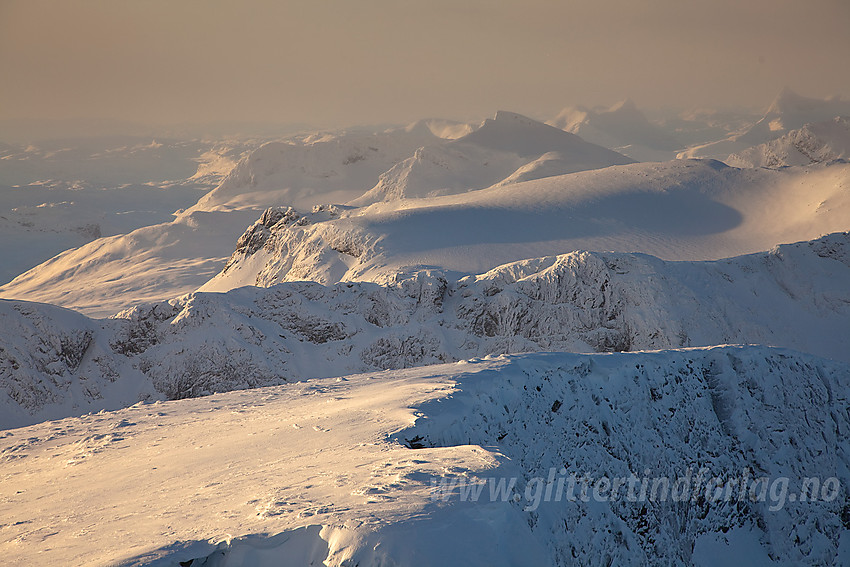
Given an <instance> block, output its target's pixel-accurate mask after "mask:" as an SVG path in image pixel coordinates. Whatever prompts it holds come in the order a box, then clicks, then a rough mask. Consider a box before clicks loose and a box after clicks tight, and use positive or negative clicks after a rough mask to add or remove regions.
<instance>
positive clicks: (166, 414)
mask: <svg viewBox="0 0 850 567" xmlns="http://www.w3.org/2000/svg"><path fill="white" fill-rule="evenodd" d="M848 377H850V367H848V365H847V364H846V363H835V362H829V361H825V360H823V359H818V358H815V357H811V356H807V355H802V354H798V353H794V352H791V351H784V350H774V349H768V348H764V347H722V348H721V347H717V348H711V349H695V350H681V351H662V352H655V353H633V354H615V355H571V354H561V353H549V354H533V355H522V356H508V357H499V358H496V359H492V360H476V361H471V362H467V363H461V364H457V365H443V366H436V367H428V368H417V369H409V370H402V371H392V372H386V373H380V374H365V375H360V376H348V377H345V378H337V379H326V380H314V381H310V382H307V383H301V384H292V385H286V386H281V387H276V388H268V389H259V390H251V391H243V392H233V393H228V394H220V395H216V396H211V397H207V398H203V399H197V400H182V401H176V402H169V403H157V404H140V405H138V406H134V407H132V408H128V409H125V410H121V411H118V412H114V413H99V414H90V415H87V416H83V417H79V418H70V419H66V420H62V421H55V422H46V423H42V424H39V425H34V426H31V427H27V428H23V429H17V430H11V431H6V432H3V433H2V434H0V455H2V459H3V461H4V462H3V467H2V469H0V470H2V472H0V474H2V478H3V482H2V484H0V490H1V491H2V498H0V518H3V523H2V525H0V533H2V534H3V537H2V539H0V554H2V557H3V560H4V562H5V563H7V564H11V565H18V564H21V565H23V564H30V563H32V562H33V561H37V562H39V563H42V564H61V565H91V566H99V565H115V564H121V565H129V564H132V565H158V566H165V565H167V566H174V567H176V566H177V565H178V564H180V565H188V564H189V562H190V561H191V562H192V563H191V564H192V565H195V564H201V565H219V566H228V565H247V564H250V565H253V566H256V567H265V566H271V565H274V566H278V565H289V564H293V565H295V564H298V565H308V564H316V565H318V564H324V565H328V566H331V567H332V566H347V565H398V566H400V567H407V566H410V567H413V566H416V567H423V566H442V565H448V564H453V565H470V566H478V565H480V566H487V567H493V566H502V565H504V566H508V565H528V566H539V565H596V564H616V565H646V564H694V565H701V566H709V565H718V566H719V565H729V564H734V563H735V562H738V561H745V562H747V564H750V565H788V564H794V565H842V564H846V560H847V559H848V553H850V549H848V543H850V540H848V537H850V526H848V524H847V520H846V518H845V515H846V508H847V505H848V504H847V500H846V493H845V492H843V491H844V490H845V487H846V486H847V485H848V484H847V483H848V482H850V473H848V465H850V460H848V452H847V451H848V446H847V432H848V430H850V418H848V415H847V412H846V408H847V404H848V402H849V401H850V386H848V384H850V381H848ZM412 447H421V448H418V449H413V448H412ZM570 476H572V477H573V479H574V482H575V479H582V478H588V479H590V480H589V481H582V480H578V483H579V484H578V487H577V488H576V487H574V488H573V489H569V488H567V489H566V490H564V491H562V492H557V493H556V492H555V491H554V490H550V491H549V494H550V496H549V497H548V498H545V495H544V494H543V491H544V489H545V487H546V483H547V481H548V482H550V483H553V486H552V488H554V483H556V482H557V481H558V479H559V478H561V477H563V478H564V479H568V478H569V477H570ZM631 477H634V478H635V479H637V480H638V482H642V479H647V480H650V479H653V478H656V477H662V478H668V479H673V480H672V482H677V479H680V478H690V477H693V480H692V481H688V487H687V488H685V489H684V490H685V491H686V492H684V493H683V494H687V497H686V498H678V497H677V498H676V500H675V501H671V500H672V498H673V497H672V496H669V498H668V497H667V496H666V495H667V494H669V491H668V490H665V492H664V494H665V499H664V500H662V499H661V498H660V496H655V497H651V496H644V497H641V496H640V492H639V491H637V492H634V497H633V498H631V499H630V498H629V497H628V496H627V494H628V493H627V491H626V488H624V487H621V488H618V489H617V490H616V492H615V491H614V489H613V488H612V487H611V485H610V484H609V485H608V488H604V484H603V485H599V484H598V483H597V481H598V480H599V479H608V480H609V481H611V480H612V479H617V478H621V479H628V478H631ZM807 477H814V478H816V479H818V480H819V481H820V482H819V484H818V488H816V489H815V491H814V501H806V502H800V501H799V499H798V498H796V497H797V496H798V495H801V494H804V493H805V494H811V491H805V490H804V489H803V487H802V483H803V482H804V479H805V478H807ZM740 479H744V480H743V482H744V483H746V484H745V486H747V487H748V488H751V487H752V486H753V483H754V482H755V479H764V481H763V483H764V485H765V487H766V486H767V483H770V485H771V486H776V482H777V481H780V479H786V481H787V492H780V491H774V489H773V488H771V491H770V493H769V494H768V493H767V489H766V488H765V495H764V497H761V496H760V492H759V490H760V489H758V488H756V489H755V491H754V492H753V494H754V497H753V499H750V498H749V497H747V496H746V494H747V492H745V493H744V494H745V495H744V497H741V496H740V494H741V492H740V489H739V488H738V486H737V485H734V486H732V488H731V489H730V491H729V497H728V498H727V497H724V496H723V491H722V490H721V492H720V493H717V492H716V491H715V489H716V487H717V486H718V483H723V482H726V481H733V482H734V481H737V480H740ZM499 482H501V483H502V485H501V486H503V487H504V488H503V489H502V490H499V489H498V486H499ZM582 482H592V483H593V484H592V485H591V488H592V490H588V489H587V488H585V489H584V491H582V484H581V483H582ZM780 482H781V481H780ZM691 483H692V484H691ZM821 483H823V485H824V486H827V487H828V489H820V486H821ZM834 485H837V486H834ZM469 486H472V487H475V486H480V487H481V491H480V492H479V496H478V497H477V498H476V497H475V496H473V493H471V492H470V491H469V490H468V488H467V487H469ZM600 486H603V488H598V487H600ZM680 486H681V485H680ZM756 486H758V485H756ZM491 487H492V488H491ZM593 490H596V492H594V491H593ZM652 490H655V489H652ZM680 490H681V489H680ZM462 491H463V494H465V497H464V496H462V494H461V493H462ZM535 494H537V495H538V496H535ZM558 494H560V496H559V495H558ZM646 494H652V493H651V492H649V491H647V492H646ZM655 494H656V495H659V494H661V493H660V492H658V491H655ZM717 494H719V497H716V495H717ZM790 495H794V497H795V498H794V499H792V498H791V497H790ZM780 496H781V499H780ZM535 502H536V504H535ZM205 561H206V562H205Z"/></svg>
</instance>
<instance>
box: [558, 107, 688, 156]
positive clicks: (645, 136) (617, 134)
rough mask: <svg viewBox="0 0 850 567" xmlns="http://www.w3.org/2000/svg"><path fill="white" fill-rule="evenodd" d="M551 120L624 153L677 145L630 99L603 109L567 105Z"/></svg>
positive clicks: (653, 150) (660, 149)
mask: <svg viewBox="0 0 850 567" xmlns="http://www.w3.org/2000/svg"><path fill="white" fill-rule="evenodd" d="M550 123H551V124H552V125H553V126H555V127H557V128H561V129H563V130H565V131H567V132H572V133H574V134H577V135H578V136H581V137H582V138H583V139H585V140H587V141H589V142H593V143H595V144H599V145H601V146H605V147H606V148H612V149H615V150H617V151H620V152H623V153H625V154H626V155H629V154H630V152H631V153H634V154H635V155H643V154H647V153H648V154H658V152H659V151H665V152H672V151H673V150H676V149H678V148H679V147H680V143H679V142H678V141H677V140H676V139H675V138H674V137H673V136H671V135H670V134H668V133H666V132H664V131H663V130H661V128H659V127H658V126H656V125H654V124H652V123H650V122H649V120H648V119H647V118H646V116H645V115H644V114H643V112H641V110H640V109H639V108H638V107H637V105H636V104H635V102H634V101H633V100H632V99H625V100H623V101H621V102H619V103H617V104H614V105H613V106H611V107H609V108H603V109H588V108H585V107H582V106H576V107H567V108H565V109H564V110H562V111H561V113H560V114H558V116H557V117H556V118H555V119H554V120H552V121H551V122H550ZM649 150H652V151H649ZM658 155H660V154H658ZM670 157H672V155H670ZM668 159H669V158H668ZM653 161H654V160H653Z"/></svg>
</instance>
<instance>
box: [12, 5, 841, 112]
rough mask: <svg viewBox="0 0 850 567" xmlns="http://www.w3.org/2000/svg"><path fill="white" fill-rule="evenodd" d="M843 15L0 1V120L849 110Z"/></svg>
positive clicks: (825, 9) (767, 8) (831, 8)
mask: <svg viewBox="0 0 850 567" xmlns="http://www.w3.org/2000/svg"><path fill="white" fill-rule="evenodd" d="M848 30H850V1H848V0H806V1H801V0H751V1H747V0H699V1H696V0H640V1H637V0H592V1H591V0H587V1H585V0H578V1H563V2H557V1H555V0H522V1H515V2H514V1H511V2H500V1H494V0H469V1H464V0H454V1H442V0H439V1H437V0H417V1H415V2H414V1H407V0H395V1H390V0H347V1H343V0H339V1H337V0H333V1H332V0H311V1H303V2H302V1H285V0H274V1H273V0H267V1H266V0H247V1H246V0H241V1H238V2H237V1H229V2H224V1H216V0H204V1H201V0H165V1H160V0H104V1H89V0H85V1H84V0H61V1H56V0H50V1H41V0H21V1H17V0H0V120H9V119H20V118H36V119H77V120H79V119H94V118H100V119H115V120H127V121H133V122H142V123H148V124H170V123H184V122H197V123H203V122H226V121H236V122H238V121H248V122H264V121H269V122H307V123H313V124H318V125H326V126H332V125H348V124H354V123H365V122H390V121H392V122H404V121H408V120H412V119H415V118H421V117H427V116H441V117H448V118H461V119H464V118H467V119H468V118H479V117H483V116H486V115H489V114H491V113H493V112H494V111H495V110H497V109H510V110H515V111H519V112H524V113H527V114H530V115H532V116H537V117H542V118H547V117H550V116H551V115H552V114H553V113H555V112H557V110H559V109H560V108H562V107H564V106H566V105H568V104H574V103H581V104H586V105H595V104H606V105H607V104H612V103H614V102H616V101H618V100H620V99H623V98H626V97H631V98H633V99H634V100H635V101H636V102H637V103H638V105H639V106H642V107H646V108H651V107H658V106H662V105H675V106H678V107H693V106H729V105H747V106H755V107H765V106H767V105H768V104H769V103H770V100H771V99H772V98H773V97H774V95H775V94H776V93H777V92H778V90H779V89H780V88H781V87H782V86H783V85H788V86H790V87H791V88H793V89H794V90H797V91H798V92H800V94H803V95H807V96H817V97H825V96H829V95H833V94H841V95H844V96H845V97H846V96H848V95H850V71H848V68H850V64H848V58H850V31H848Z"/></svg>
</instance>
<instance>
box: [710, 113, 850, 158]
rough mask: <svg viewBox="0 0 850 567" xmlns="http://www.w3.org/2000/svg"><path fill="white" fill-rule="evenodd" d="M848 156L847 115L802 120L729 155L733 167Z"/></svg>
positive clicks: (849, 133) (849, 143)
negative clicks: (802, 123)
mask: <svg viewBox="0 0 850 567" xmlns="http://www.w3.org/2000/svg"><path fill="white" fill-rule="evenodd" d="M848 157H850V117H846V116H845V117H842V116H836V117H835V118H834V119H832V120H828V121H826V122H816V123H814V124H806V125H805V126H803V127H802V128H800V129H799V130H792V131H790V132H788V133H787V134H785V135H784V136H782V137H781V138H778V139H776V140H773V141H771V142H767V143H765V144H760V145H758V146H754V147H752V148H749V149H747V150H744V151H743V152H739V153H737V154H732V155H730V156H729V157H728V158H727V159H726V160H725V162H726V163H728V164H729V165H731V166H735V167H787V166H791V165H808V164H810V163H823V162H829V161H834V160H837V159H846V158H848Z"/></svg>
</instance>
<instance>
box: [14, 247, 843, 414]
mask: <svg viewBox="0 0 850 567" xmlns="http://www.w3.org/2000/svg"><path fill="white" fill-rule="evenodd" d="M847 281H850V234H848V233H838V234H833V235H829V236H827V237H824V238H822V239H818V240H816V241H813V242H804V243H797V244H790V245H783V246H780V247H778V248H776V249H775V250H772V251H771V252H768V253H758V254H753V255H750V256H742V257H738V258H732V259H728V260H721V261H716V262H664V261H661V260H659V259H657V258H653V257H651V256H646V255H640V254H614V253H587V252H576V253H571V254H565V255H561V256H552V257H545V258H537V259H531V260H523V261H520V262H516V263H512V264H507V265H503V266H500V267H497V268H495V269H493V270H491V271H489V272H487V273H484V274H480V275H477V276H468V277H465V278H462V279H460V280H458V279H456V278H453V277H451V275H448V274H441V273H439V272H435V271H429V270H423V271H420V272H418V273H416V274H414V275H412V276H410V277H409V278H407V279H401V280H400V281H398V282H396V283H394V284H390V285H386V286H380V285H377V284H374V283H365V282H360V283H340V284H335V285H331V286H323V285H320V284H317V283H313V282H289V283H283V284H279V285H276V286H273V287H270V288H258V287H245V288H241V289H236V290H233V291H231V292H228V293H226V294H218V293H203V292H199V293H195V294H191V295H188V296H186V297H184V298H181V299H178V300H172V301H169V302H161V303H155V304H151V305H145V306H142V307H138V308H135V309H133V310H130V311H128V312H125V313H122V314H121V315H120V316H119V317H118V318H115V319H107V320H100V321H93V320H91V319H87V318H85V317H83V316H82V315H79V314H76V313H73V312H70V311H66V310H61V309H58V308H56V307H51V306H45V305H39V304H33V303H26V302H13V301H0V323H2V325H0V345H2V348H3V350H2V351H0V426H2V427H12V426H19V425H26V424H30V423H35V422H38V421H41V420H44V419H50V418H58V417H65V416H69V415H78V414H80V413H84V412H86V411H97V410H100V409H103V408H106V409H115V408H118V407H122V406H127V405H130V404H132V403H135V402H136V401H138V400H139V399H162V398H169V399H175V398H185V397H194V396H200V395H205V394H209V393H212V392H221V391H227V390H233V389H240V388H253V387H259V386H266V385H272V384H280V383H282V382H286V381H297V380H304V379H307V378H312V377H323V376H324V377H326V376H339V375H343V374H349V373H352V372H360V371H367V370H377V369H387V368H404V367H410V366H420V365H427V364H437V363H441V362H449V361H455V360H462V359H466V358H470V357H474V356H484V355H488V354H501V353H512V352H529V351H540V350H564V351H573V352H593V351H618V350H643V349H658V348H671V347H683V346H708V345H714V344H723V343H760V344H767V345H774V346H784V347H790V348H794V349H797V350H802V351H806V352H809V353H813V354H817V355H821V356H825V357H831V358H835V359H840V360H844V361H850V333H848V332H847V329H848V328H850V287H848V286H847Z"/></svg>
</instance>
